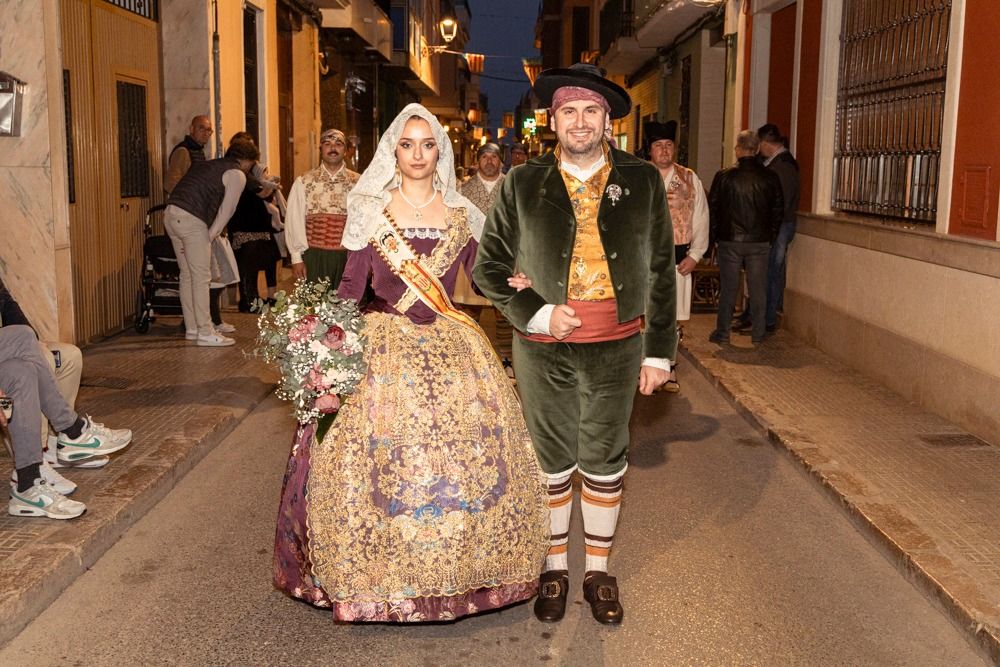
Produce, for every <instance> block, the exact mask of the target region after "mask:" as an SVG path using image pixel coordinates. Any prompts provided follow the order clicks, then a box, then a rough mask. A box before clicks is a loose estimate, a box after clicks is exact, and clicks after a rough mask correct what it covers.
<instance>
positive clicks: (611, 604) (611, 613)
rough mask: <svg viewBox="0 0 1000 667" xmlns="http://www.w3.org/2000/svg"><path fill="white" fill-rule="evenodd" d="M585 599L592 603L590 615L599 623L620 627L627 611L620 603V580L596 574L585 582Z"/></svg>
mask: <svg viewBox="0 0 1000 667" xmlns="http://www.w3.org/2000/svg"><path fill="white" fill-rule="evenodd" d="M583 598H584V599H585V600H586V601H587V602H589V603H590V613H592V614H593V615H594V619H595V620H596V621H597V622H598V623H603V624H604V625H618V624H619V623H621V622H622V617H623V616H624V615H625V610H624V609H622V605H621V603H620V602H619V601H618V580H617V579H615V578H614V577H612V576H609V575H607V574H604V573H603V572H602V573H600V574H595V575H593V576H591V577H588V578H587V579H585V580H584V582H583Z"/></svg>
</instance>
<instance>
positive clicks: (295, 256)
mask: <svg viewBox="0 0 1000 667" xmlns="http://www.w3.org/2000/svg"><path fill="white" fill-rule="evenodd" d="M288 252H289V254H290V255H291V256H292V258H291V261H292V264H301V263H302V253H300V252H295V251H294V250H292V249H291V248H289V249H288Z"/></svg>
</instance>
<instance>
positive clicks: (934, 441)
mask: <svg viewBox="0 0 1000 667" xmlns="http://www.w3.org/2000/svg"><path fill="white" fill-rule="evenodd" d="M920 439H921V440H923V441H924V442H926V443H927V444H928V445H933V446H934V447H989V446H990V443H988V442H986V441H985V440H980V439H979V438H977V437H976V436H974V435H970V434H968V433H931V434H928V435H922V436H920Z"/></svg>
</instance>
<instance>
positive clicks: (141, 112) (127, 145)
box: [118, 81, 149, 197]
mask: <svg viewBox="0 0 1000 667" xmlns="http://www.w3.org/2000/svg"><path fill="white" fill-rule="evenodd" d="M118 170H119V181H120V189H121V196H122V197H148V196H149V147H148V144H147V143H146V87H145V86H142V85H139V84H136V83H128V82H127V81H119V82H118Z"/></svg>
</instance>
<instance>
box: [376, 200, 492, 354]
mask: <svg viewBox="0 0 1000 667" xmlns="http://www.w3.org/2000/svg"><path fill="white" fill-rule="evenodd" d="M383 220H384V221H385V222H384V224H383V225H382V226H381V227H379V228H378V229H377V230H376V232H375V236H374V237H373V238H372V239H371V241H370V243H371V244H372V245H373V246H374V247H375V249H376V250H377V251H378V254H379V255H381V256H382V259H383V260H384V261H385V263H386V264H388V265H389V268H390V269H391V270H392V272H393V273H394V274H395V275H397V276H399V278H400V280H402V281H403V284H405V285H406V286H407V288H409V289H408V291H407V292H405V293H404V294H403V297H402V298H401V299H400V300H399V301H398V302H396V303H395V304H394V305H393V307H394V308H395V309H396V310H398V311H399V312H401V313H405V312H406V311H407V310H408V309H409V308H410V306H412V305H413V304H414V303H415V302H416V301H417V300H418V299H419V300H420V301H421V302H422V303H423V304H424V305H425V306H427V307H428V308H430V309H431V310H433V311H434V312H435V313H437V314H438V315H440V316H441V317H446V318H448V319H449V320H452V321H454V322H458V323H459V324H462V325H464V326H466V327H468V328H469V329H472V330H473V331H475V332H477V333H478V334H480V335H481V336H484V337H485V334H484V332H483V330H482V329H480V328H479V325H478V324H476V321H475V320H473V319H472V318H471V317H469V316H468V315H466V314H465V313H464V312H463V311H461V310H459V309H458V308H456V307H455V305H454V304H453V303H452V302H451V299H450V298H448V292H447V290H445V288H444V285H442V284H441V281H440V280H439V279H438V276H437V273H440V274H443V273H445V271H447V270H448V267H450V266H451V263H452V262H454V261H455V257H457V255H458V251H460V250H461V249H462V247H464V246H465V244H466V243H468V238H469V234H468V232H466V234H465V235H464V236H463V235H460V234H456V233H455V232H454V229H455V227H456V226H457V225H449V229H448V231H449V235H448V237H449V238H448V241H446V242H442V243H439V244H438V247H437V248H435V251H434V252H433V253H431V256H430V257H428V258H426V262H425V261H424V260H421V258H420V256H419V255H417V253H416V251H414V250H413V247H412V246H411V245H410V244H409V242H407V240H406V238H405V237H404V236H403V234H402V233H401V232H400V231H399V229H398V228H397V227H396V225H395V222H394V221H393V219H392V216H391V215H390V214H389V212H388V211H385V212H384V213H383ZM459 244H460V245H459ZM455 246H457V247H455ZM427 263H429V264H430V266H427ZM433 269H437V271H436V272H435V271H434V270H433Z"/></svg>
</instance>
